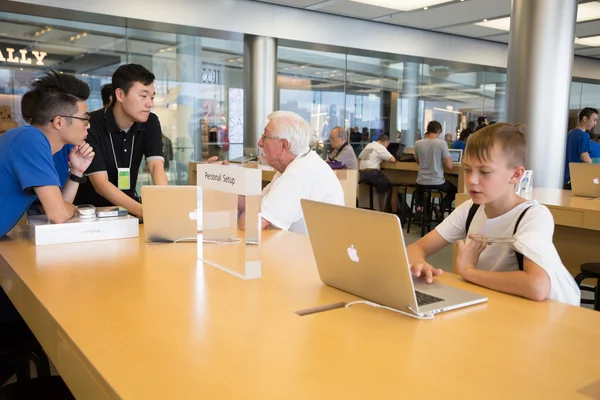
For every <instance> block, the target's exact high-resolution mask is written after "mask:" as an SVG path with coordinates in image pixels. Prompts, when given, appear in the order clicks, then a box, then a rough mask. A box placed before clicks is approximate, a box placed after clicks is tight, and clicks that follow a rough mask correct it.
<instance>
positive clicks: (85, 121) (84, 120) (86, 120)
mask: <svg viewBox="0 0 600 400" xmlns="http://www.w3.org/2000/svg"><path fill="white" fill-rule="evenodd" d="M56 117H61V118H73V119H78V120H80V121H83V126H85V127H86V128H87V127H88V126H90V117H76V116H74V115H57V116H56ZM56 117H54V118H56ZM54 118H52V119H51V120H50V122H54Z"/></svg>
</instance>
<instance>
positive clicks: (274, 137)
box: [260, 133, 281, 142]
mask: <svg viewBox="0 0 600 400" xmlns="http://www.w3.org/2000/svg"><path fill="white" fill-rule="evenodd" d="M260 138H261V139H262V140H263V142H264V141H265V140H267V139H281V138H280V137H279V136H267V135H265V134H264V133H263V134H262V135H261V136H260Z"/></svg>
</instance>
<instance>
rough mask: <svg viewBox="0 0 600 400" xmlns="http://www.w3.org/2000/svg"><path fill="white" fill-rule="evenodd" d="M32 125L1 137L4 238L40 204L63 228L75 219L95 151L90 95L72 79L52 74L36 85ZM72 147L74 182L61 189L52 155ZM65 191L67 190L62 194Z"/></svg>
mask: <svg viewBox="0 0 600 400" xmlns="http://www.w3.org/2000/svg"><path fill="white" fill-rule="evenodd" d="M32 87H33V90H34V92H35V93H34V96H33V100H34V101H33V108H32V109H33V110H34V112H33V115H30V116H28V117H29V119H30V121H31V125H25V126H21V127H18V128H15V129H11V130H10V131H7V132H6V133H5V134H4V135H2V137H0V204H2V213H0V237H3V236H4V235H6V233H7V232H8V231H9V230H11V229H12V228H13V227H14V226H15V225H16V223H17V222H18V221H19V219H20V218H21V216H23V214H24V213H25V212H26V211H27V209H28V208H29V207H30V206H31V204H32V203H33V202H34V201H35V200H36V198H38V199H39V200H40V202H41V203H42V206H43V208H44V211H45V213H46V215H47V217H48V219H49V220H50V221H52V222H54V223H57V224H59V223H62V222H65V221H66V220H68V219H69V218H71V217H72V216H73V215H74V214H75V207H74V206H73V204H72V202H73V199H74V197H75V193H76V192H77V189H78V188H79V183H80V182H81V179H82V177H83V173H84V171H85V170H86V169H87V167H88V166H89V165H90V163H91V161H92V159H93V158H94V151H93V149H92V147H90V146H89V145H88V144H87V143H85V141H84V139H85V137H86V136H87V127H88V124H89V114H88V109H87V104H86V100H87V99H88V97H89V95H90V89H89V87H88V85H87V84H86V83H85V82H82V81H80V80H79V79H77V78H75V77H74V76H72V75H68V74H59V73H57V72H54V71H51V72H50V73H48V74H47V75H46V76H44V77H43V78H41V79H39V80H37V81H35V82H34V83H33V84H32ZM66 144H72V145H73V146H74V147H73V148H72V149H71V151H70V152H69V159H68V161H69V163H70V174H69V179H68V180H67V182H66V183H65V184H64V185H61V182H60V181H59V177H58V174H57V172H56V169H55V167H54V161H53V159H52V155H53V154H55V153H57V152H58V151H60V150H61V149H62V148H63V147H64V146H65V145H66ZM61 186H62V190H61Z"/></svg>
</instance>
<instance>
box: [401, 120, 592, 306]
mask: <svg viewBox="0 0 600 400" xmlns="http://www.w3.org/2000/svg"><path fill="white" fill-rule="evenodd" d="M526 153H527V147H526V143H525V135H524V134H523V133H522V132H521V129H520V127H519V126H518V125H512V124H504V123H496V124H494V125H493V126H489V127H487V128H484V129H482V130H480V131H478V132H476V133H475V134H474V135H473V136H472V138H471V139H470V141H469V146H467V152H466V154H465V157H464V162H463V165H464V169H465V181H466V184H467V187H468V191H469V195H470V196H471V200H469V201H466V202H465V203H463V204H461V205H460V206H458V207H457V208H456V210H454V212H452V214H450V216H449V217H448V218H446V219H445V220H444V221H443V222H442V223H441V224H440V225H438V226H437V227H436V229H435V230H433V231H432V232H430V233H428V234H427V235H426V236H425V237H423V238H421V239H419V240H418V241H417V242H415V243H414V244H412V245H410V246H408V248H407V254H408V259H409V263H410V265H411V271H412V273H413V275H414V276H421V275H424V276H425V277H426V280H427V281H428V282H432V281H433V276H437V275H440V274H441V273H442V271H441V270H439V269H434V268H433V267H432V266H431V265H429V264H427V262H426V261H425V260H426V258H427V257H429V256H431V255H432V254H435V253H437V252H438V251H440V250H441V249H442V248H444V247H445V246H447V245H448V244H450V243H456V244H457V246H458V255H457V258H456V263H455V267H456V272H457V273H459V274H460V275H461V276H462V277H463V278H464V279H465V280H466V281H469V282H472V283H474V284H476V285H480V286H484V287H487V288H489V289H492V290H497V291H500V292H504V293H509V294H514V295H517V296H522V297H525V298H528V299H532V300H540V301H541V300H544V299H552V300H557V301H561V302H564V303H568V304H572V305H579V301H580V294H579V289H578V288H577V285H576V284H575V281H574V280H573V277H572V276H571V274H570V273H569V272H568V271H567V269H566V268H565V266H564V265H563V264H562V262H561V260H560V257H559V256H558V253H557V252H556V249H555V247H554V244H553V243H552V235H553V233H554V220H553V218H552V214H550V211H548V209H547V208H546V207H545V206H543V205H541V204H539V203H538V202H536V201H527V200H525V199H524V198H522V197H520V196H519V195H517V194H516V193H515V190H514V185H515V183H517V182H519V180H520V179H521V177H522V176H523V174H524V172H525V167H524V165H525V161H526ZM469 219H470V220H471V222H470V224H469ZM487 238H490V242H491V240H492V239H493V238H510V239H514V240H515V242H514V245H510V244H509V243H501V242H497V243H494V244H493V245H488V239H487Z"/></svg>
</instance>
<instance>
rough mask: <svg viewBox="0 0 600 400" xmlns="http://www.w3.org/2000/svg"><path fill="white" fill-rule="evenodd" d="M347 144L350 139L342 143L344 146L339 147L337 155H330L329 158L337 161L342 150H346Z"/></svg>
mask: <svg viewBox="0 0 600 400" xmlns="http://www.w3.org/2000/svg"><path fill="white" fill-rule="evenodd" d="M346 146H348V141H347V140H346V141H345V142H344V144H343V145H342V147H340V148H339V149H338V151H337V153H335V157H334V158H331V157H329V159H330V160H331V161H335V159H336V158H337V157H338V156H339V155H340V153H341V152H342V150H344V147H346Z"/></svg>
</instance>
